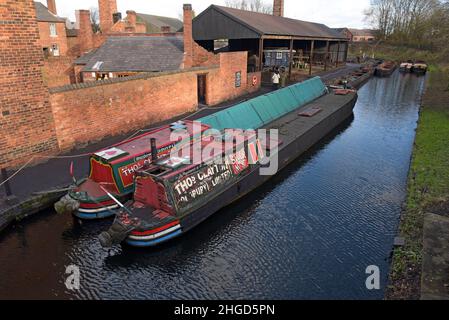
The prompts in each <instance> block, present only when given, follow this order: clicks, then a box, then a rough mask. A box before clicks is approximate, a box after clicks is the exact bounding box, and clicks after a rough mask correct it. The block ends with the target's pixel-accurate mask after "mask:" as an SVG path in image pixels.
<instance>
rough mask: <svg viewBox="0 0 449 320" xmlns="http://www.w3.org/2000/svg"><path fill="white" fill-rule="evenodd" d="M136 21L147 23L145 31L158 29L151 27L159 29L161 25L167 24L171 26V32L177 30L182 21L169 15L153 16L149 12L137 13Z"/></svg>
mask: <svg viewBox="0 0 449 320" xmlns="http://www.w3.org/2000/svg"><path fill="white" fill-rule="evenodd" d="M137 21H138V22H144V23H145V24H146V25H147V29H149V30H147V32H152V31H158V30H151V29H154V28H156V29H159V30H160V29H161V28H162V27H165V26H169V27H171V29H172V30H171V31H172V32H177V31H179V30H180V29H182V27H183V23H182V21H181V20H179V19H175V18H170V17H161V16H155V15H151V14H143V13H137Z"/></svg>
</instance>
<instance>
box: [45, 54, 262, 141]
mask: <svg viewBox="0 0 449 320" xmlns="http://www.w3.org/2000/svg"><path fill="white" fill-rule="evenodd" d="M218 57H219V61H220V65H219V66H218V65H217V66H214V67H212V66H211V67H200V68H193V69H189V70H183V71H174V72H166V73H157V74H139V75H135V76H132V77H128V78H121V79H117V78H115V79H111V80H106V81H98V82H86V83H83V84H78V85H75V86H73V85H72V86H66V87H62V88H53V89H51V98H50V100H51V104H52V108H53V114H54V118H55V123H56V133H57V137H58V141H59V147H60V149H61V150H69V149H71V148H73V147H74V146H77V145H79V144H85V143H88V142H91V141H95V140H99V139H101V138H104V137H106V136H110V135H116V134H119V133H123V132H129V131H132V130H137V129H140V128H143V127H148V126H150V125H151V124H154V123H156V122H160V121H163V120H166V119H170V118H173V117H175V116H177V115H180V114H184V113H186V112H189V111H193V110H196V108H197V105H198V92H197V76H198V75H199V74H207V84H206V103H207V104H209V105H215V104H219V103H221V102H223V101H226V100H230V99H233V98H236V97H238V96H241V95H243V94H246V93H249V92H254V91H256V90H258V89H259V88H260V73H252V74H247V71H246V67H247V53H246V52H232V53H222V54H220V55H218ZM237 72H240V86H239V87H236V73H237ZM254 75H255V76H256V77H258V79H259V81H258V82H257V84H256V85H255V86H253V85H252V77H253V76H254Z"/></svg>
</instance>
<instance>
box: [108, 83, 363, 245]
mask: <svg viewBox="0 0 449 320" xmlns="http://www.w3.org/2000/svg"><path fill="white" fill-rule="evenodd" d="M340 91H341V90H340ZM344 91H345V92H344V93H343V92H338V93H335V92H334V91H332V90H329V89H328V88H326V87H325V86H324V84H323V83H322V81H321V79H320V78H313V79H311V80H307V81H305V82H303V83H300V84H297V85H293V86H290V87H286V88H283V89H281V90H278V91H275V92H273V93H270V94H267V95H263V96H259V97H257V98H255V99H252V100H249V101H246V102H243V103H242V104H239V105H237V106H234V107H232V108H229V109H226V110H223V111H220V112H218V113H216V114H213V115H211V116H208V117H205V118H203V119H200V120H201V122H202V123H203V124H204V123H205V124H207V125H210V126H211V127H212V128H214V129H216V130H217V131H218V132H219V133H220V134H218V135H215V136H214V137H213V138H212V137H211V136H210V135H209V136H203V137H202V139H201V140H200V141H198V142H197V144H196V145H195V147H192V150H197V149H198V148H199V149H200V150H221V151H220V152H216V153H210V152H209V151H208V152H206V153H204V152H202V153H201V154H202V157H201V159H200V160H201V161H199V162H195V161H192V157H194V155H193V154H194V152H193V151H192V150H187V151H186V150H185V148H187V145H184V147H183V148H182V149H180V150H177V151H176V152H172V153H171V155H170V156H166V157H162V158H160V159H158V160H157V161H155V162H153V163H152V165H151V166H149V167H147V168H145V169H142V170H139V171H138V172H137V174H136V176H135V181H136V182H135V185H136V190H135V193H134V197H133V200H132V201H129V202H128V203H125V204H120V202H119V201H116V202H117V203H118V204H119V205H120V206H122V208H123V209H122V210H120V212H119V213H118V214H117V215H116V217H115V220H114V223H113V224H112V226H111V227H110V228H109V230H108V231H105V232H102V233H101V234H100V236H99V240H100V243H101V245H102V246H103V247H106V248H108V247H111V246H114V245H117V244H121V243H125V244H128V245H130V246H135V247H152V246H157V245H159V244H161V243H164V242H166V241H169V240H171V239H173V238H176V237H179V236H181V235H183V234H185V233H186V232H188V231H189V230H191V229H192V228H194V227H195V226H197V225H198V224H200V223H201V222H203V221H204V220H205V219H207V218H209V217H210V216H212V215H213V214H214V213H216V212H217V211H218V210H220V209H221V208H223V207H225V206H227V205H229V204H231V203H233V202H234V201H236V200H238V199H240V198H242V197H244V196H245V195H247V194H248V193H249V192H251V191H253V190H255V189H256V188H257V187H259V186H260V185H262V184H263V183H265V182H267V181H268V180H269V179H271V178H272V177H273V176H274V175H275V174H276V173H277V172H279V171H280V170H282V169H283V168H284V167H285V166H287V165H288V164H289V163H291V162H292V161H293V160H295V159H296V158H297V157H298V156H300V155H301V154H303V153H304V152H305V151H306V150H308V149H309V148H310V147H312V146H313V145H314V144H315V143H317V142H318V141H319V140H321V139H322V138H324V137H325V136H326V135H327V134H329V133H330V132H331V131H332V130H333V129H335V128H336V127H337V126H338V125H339V124H341V123H342V122H343V121H344V120H345V119H347V118H349V117H350V116H351V115H352V113H353V108H354V105H355V103H356V101H357V92H356V91H355V90H344ZM312 109H313V110H319V112H310V113H307V112H306V111H307V110H312ZM305 114H307V116H305ZM229 129H237V131H234V132H233V133H232V134H230V133H229ZM238 129H240V131H239V130H238ZM249 129H250V130H249ZM256 129H257V130H258V129H265V130H267V131H260V130H258V131H256ZM271 129H276V130H277V131H271ZM242 130H249V131H244V132H243V131H242ZM273 163H275V164H277V165H276V170H275V171H274V172H271V173H269V174H267V172H263V171H262V170H263V169H267V166H268V167H270V166H271V165H272V164H273ZM111 199H113V197H111Z"/></svg>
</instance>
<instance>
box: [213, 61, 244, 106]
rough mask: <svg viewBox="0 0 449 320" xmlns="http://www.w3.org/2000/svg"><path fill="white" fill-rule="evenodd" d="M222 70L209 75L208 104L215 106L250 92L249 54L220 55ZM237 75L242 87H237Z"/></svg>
mask: <svg viewBox="0 0 449 320" xmlns="http://www.w3.org/2000/svg"><path fill="white" fill-rule="evenodd" d="M218 56H219V58H220V69H219V70H217V71H214V72H210V73H209V74H208V75H207V94H206V103H207V104H208V105H215V104H218V103H220V102H223V101H226V100H230V99H234V98H236V97H238V96H241V95H243V94H245V93H247V92H248V75H247V60H248V53H247V52H227V53H220V54H219V55H218ZM237 73H239V74H240V86H239V87H236V77H237Z"/></svg>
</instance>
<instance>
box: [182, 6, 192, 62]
mask: <svg viewBox="0 0 449 320" xmlns="http://www.w3.org/2000/svg"><path fill="white" fill-rule="evenodd" d="M192 16H193V15H192V5H191V4H184V68H185V69H188V68H191V67H193V33H192Z"/></svg>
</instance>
